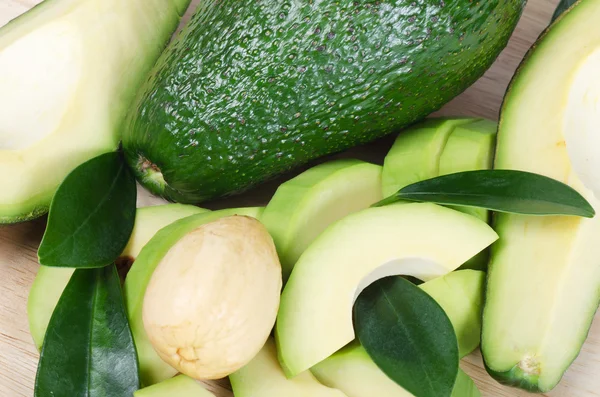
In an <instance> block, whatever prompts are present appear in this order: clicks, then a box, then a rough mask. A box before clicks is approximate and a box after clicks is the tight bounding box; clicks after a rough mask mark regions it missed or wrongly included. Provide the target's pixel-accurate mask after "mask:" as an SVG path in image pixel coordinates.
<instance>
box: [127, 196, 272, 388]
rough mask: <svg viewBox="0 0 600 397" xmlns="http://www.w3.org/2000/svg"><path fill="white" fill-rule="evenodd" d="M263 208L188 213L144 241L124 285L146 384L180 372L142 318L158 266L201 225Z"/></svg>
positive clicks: (254, 214)
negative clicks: (162, 354) (154, 342)
mask: <svg viewBox="0 0 600 397" xmlns="http://www.w3.org/2000/svg"><path fill="white" fill-rule="evenodd" d="M262 212H263V208H259V207H251V208H233V209H225V210H220V211H214V212H209V213H201V214H197V215H192V216H188V217H186V218H183V219H180V220H178V221H176V222H174V223H171V224H170V225H168V226H166V227H164V228H163V229H161V230H160V231H158V232H157V233H156V234H155V235H154V236H153V237H152V238H151V239H150V241H148V243H147V244H146V245H144V247H143V248H142V250H141V252H140V253H139V255H138V257H137V258H136V260H135V262H133V266H131V269H130V270H129V273H128V274H127V277H126V278H125V285H124V287H123V291H124V294H125V305H126V307H127V316H128V317H129V324H130V326H131V332H132V334H133V340H134V342H135V347H136V348H137V353H138V359H139V363H140V379H141V382H142V385H143V386H151V385H153V384H156V383H159V382H162V381H163V380H165V379H169V378H171V377H172V376H174V375H175V374H176V373H177V370H175V369H174V368H173V367H171V366H170V365H169V364H167V363H165V362H164V361H163V360H162V359H161V358H160V357H159V355H158V354H157V353H156V351H155V350H154V348H153V347H152V344H151V343H150V340H149V339H148V336H147V335H146V331H145V329H144V322H143V320H142V307H143V303H144V294H145V292H146V287H147V286H148V283H149V282H150V279H151V277H152V273H153V272H154V269H156V267H157V266H158V264H159V263H160V261H161V259H162V258H163V257H164V256H165V255H166V254H167V252H168V251H169V249H170V248H171V246H173V244H175V243H176V242H177V241H179V240H180V239H181V238H182V237H183V236H185V235H186V234H187V233H189V232H191V231H192V230H194V229H196V228H197V227H199V226H201V225H203V224H206V223H209V222H212V221H214V220H217V219H219V218H222V217H225V216H231V215H246V216H251V217H253V218H259V217H260V216H261V215H262Z"/></svg>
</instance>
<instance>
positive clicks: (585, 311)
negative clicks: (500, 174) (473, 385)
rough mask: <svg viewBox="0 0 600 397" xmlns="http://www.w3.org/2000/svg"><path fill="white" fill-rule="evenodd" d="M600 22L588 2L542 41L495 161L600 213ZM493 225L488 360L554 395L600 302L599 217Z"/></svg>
mask: <svg viewBox="0 0 600 397" xmlns="http://www.w3.org/2000/svg"><path fill="white" fill-rule="evenodd" d="M599 20H600V2H598V1H597V0H582V1H580V2H578V3H577V5H575V6H574V7H573V8H572V9H571V10H570V11H568V12H566V13H565V14H563V15H562V17H560V18H559V19H558V20H557V21H556V23H554V24H553V25H552V26H551V27H550V28H549V30H548V31H547V32H546V33H544V34H543V35H542V37H541V38H540V40H539V41H538V42H537V44H535V45H534V47H533V48H532V50H531V51H530V53H529V54H528V56H527V57H526V59H525V61H524V62H523V64H522V66H521V67H520V68H519V70H518V71H517V74H516V76H515V78H514V80H513V82H512V83H511V86H510V87H509V90H508V92H507V95H506V98H505V101H504V106H503V109H502V113H501V120H500V127H499V136H498V148H497V154H496V164H495V166H496V168H500V169H517V170H524V171H530V172H535V173H539V174H543V175H546V176H549V177H551V178H554V179H557V180H559V181H562V182H564V183H566V184H568V185H570V186H571V187H573V188H575V189H576V190H578V191H579V192H580V193H581V194H582V195H583V196H584V197H585V198H586V199H588V201H589V202H590V203H591V204H592V206H593V207H594V208H595V209H596V212H598V211H599V210H600V202H599V201H598V199H597V196H598V194H597V193H596V195H594V192H593V190H594V189H595V186H596V184H597V183H598V182H599V181H600V175H599V172H600V170H599V169H598V168H597V167H595V164H596V161H597V159H598V156H597V153H598V152H597V150H598V144H597V143H598V140H599V139H600V135H599V131H600V130H599V128H598V127H599V126H600V118H599V116H598V115H599V113H598V106H597V104H598V99H599V98H600V78H599V77H598V70H599V68H600V31H599V30H598V29H597V27H596V25H597V23H598V21H599ZM591 154H593V156H594V157H592V156H591ZM596 192H597V190H596ZM495 228H496V230H497V232H498V234H499V235H500V240H499V242H498V244H496V245H495V246H494V247H493V248H492V254H491V261H490V268H489V278H488V283H487V292H486V304H485V307H484V316H483V333H482V352H483V357H484V361H485V364H486V366H487V369H488V372H489V373H490V374H491V375H492V376H494V377H495V378H496V379H497V380H499V381H500V382H502V383H505V384H508V385H512V386H517V387H521V388H523V389H526V390H529V391H534V392H546V391H549V390H551V389H552V388H554V387H555V386H556V385H557V384H558V382H559V381H560V379H561V377H562V376H563V374H564V372H565V371H566V370H567V368H568V367H569V365H570V364H571V362H572V361H573V360H574V359H575V358H576V357H577V355H578V354H579V351H580V349H581V346H582V345H583V343H584V341H585V339H586V336H587V334H588V331H589V328H590V324H591V322H592V319H593V317H594V313H595V312H596V309H597V307H598V302H599V301H600V245H599V244H598V242H599V241H600V217H599V216H598V215H596V216H595V218H592V219H586V218H577V217H567V216H563V217H558V216H554V217H535V216H525V215H510V214H497V216H496V219H495Z"/></svg>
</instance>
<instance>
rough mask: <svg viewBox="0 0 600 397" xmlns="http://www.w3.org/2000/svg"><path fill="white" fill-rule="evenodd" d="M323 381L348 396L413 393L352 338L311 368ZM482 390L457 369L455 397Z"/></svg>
mask: <svg viewBox="0 0 600 397" xmlns="http://www.w3.org/2000/svg"><path fill="white" fill-rule="evenodd" d="M311 372H312V373H313V374H314V375H315V377H316V378H317V379H318V380H319V381H320V382H321V383H323V384H324V385H327V386H329V387H335V388H337V389H339V390H341V391H342V392H344V393H345V394H346V396H348V397H372V396H385V397H413V395H412V393H410V392H408V391H406V390H404V389H403V388H402V387H401V386H399V385H398V384H397V383H396V382H394V381H393V380H391V379H390V378H389V377H388V376H387V375H386V374H385V373H384V372H383V371H382V370H380V369H379V367H378V366H377V364H375V363H374V362H373V360H371V357H369V355H368V354H367V352H366V351H365V349H363V347H362V346H361V345H360V344H359V343H357V342H353V343H351V344H350V345H348V346H346V347H344V348H343V349H342V350H340V351H338V352H337V353H335V354H333V355H332V356H331V357H329V358H327V359H326V360H324V361H322V362H320V363H319V364H317V365H315V366H314V367H312V368H311ZM479 396H481V393H479V390H477V387H476V386H475V384H474V383H473V380H472V379H471V378H469V376H468V375H467V374H465V373H464V372H463V371H462V370H459V371H458V375H457V377H456V383H455V384H454V389H453V390H452V397H479Z"/></svg>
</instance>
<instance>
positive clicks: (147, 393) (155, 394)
mask: <svg viewBox="0 0 600 397" xmlns="http://www.w3.org/2000/svg"><path fill="white" fill-rule="evenodd" d="M133 396H134V397H173V396H177V397H215V395H214V394H212V393H211V392H209V391H208V390H206V389H205V388H204V387H202V386H201V385H200V383H199V382H197V381H195V380H194V379H192V378H190V377H189V376H185V375H177V376H175V377H174V378H171V379H167V380H164V381H162V382H160V383H157V384H155V385H152V386H149V387H145V388H143V389H140V390H138V391H136V392H135V393H133Z"/></svg>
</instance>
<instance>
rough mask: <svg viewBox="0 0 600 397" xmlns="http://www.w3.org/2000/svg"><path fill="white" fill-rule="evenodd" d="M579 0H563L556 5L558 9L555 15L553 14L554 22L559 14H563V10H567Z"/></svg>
mask: <svg viewBox="0 0 600 397" xmlns="http://www.w3.org/2000/svg"><path fill="white" fill-rule="evenodd" d="M577 1H578V0H561V1H560V3H558V6H557V7H556V11H554V15H553V16H552V22H554V21H555V20H556V19H557V18H558V17H559V16H561V15H562V13H563V12H565V11H567V10H568V9H569V8H571V6H572V5H573V4H575V3H577Z"/></svg>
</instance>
